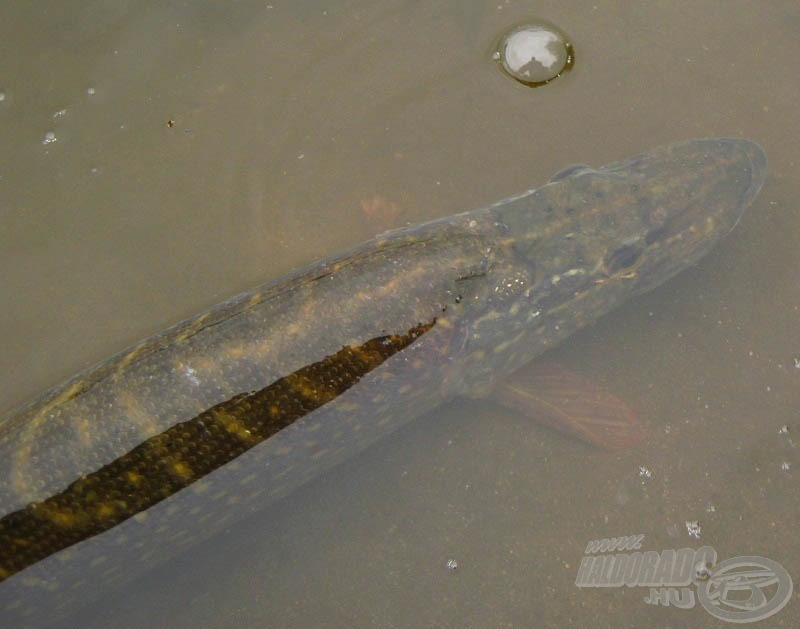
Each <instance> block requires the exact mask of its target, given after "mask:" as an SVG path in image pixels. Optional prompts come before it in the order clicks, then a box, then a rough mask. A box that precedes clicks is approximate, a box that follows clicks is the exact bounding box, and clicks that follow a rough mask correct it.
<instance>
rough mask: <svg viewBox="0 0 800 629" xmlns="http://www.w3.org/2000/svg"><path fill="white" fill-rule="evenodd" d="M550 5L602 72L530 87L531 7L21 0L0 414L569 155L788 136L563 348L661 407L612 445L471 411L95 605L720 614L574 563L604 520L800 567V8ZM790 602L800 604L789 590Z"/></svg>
mask: <svg viewBox="0 0 800 629" xmlns="http://www.w3.org/2000/svg"><path fill="white" fill-rule="evenodd" d="M220 6H223V5H220ZM535 11H536V13H535V15H536V16H539V17H542V18H546V19H548V20H550V21H552V22H554V23H555V24H557V25H558V26H559V27H561V28H562V29H564V30H565V31H566V32H567V33H568V34H569V35H570V36H571V38H572V40H573V43H574V45H575V49H576V64H575V67H574V69H573V71H572V72H571V73H569V74H568V75H566V76H563V77H561V78H559V79H558V80H556V81H554V82H553V83H551V84H549V85H548V86H545V87H542V88H538V89H535V90H531V89H529V88H526V87H524V86H521V85H519V84H516V83H514V82H513V81H511V80H509V79H508V78H507V77H505V76H504V75H503V74H501V73H500V72H499V71H498V69H497V67H496V65H495V64H494V62H492V61H491V47H492V43H493V42H494V41H495V39H496V38H497V37H498V36H499V34H500V33H501V32H503V30H504V29H506V28H508V27H509V26H511V25H512V24H514V23H516V22H518V21H519V20H520V19H522V18H525V17H529V16H530V15H532V13H531V8H530V6H529V5H527V4H524V3H515V2H507V3H500V4H499V3H497V2H493V3H481V2H474V3H470V4H469V6H468V7H466V6H464V3H458V2H446V3H436V5H435V6H434V5H430V6H429V5H427V4H424V3H415V2H394V3H389V2H381V3H374V2H373V3H361V2H351V3H344V4H340V5H337V6H336V7H327V6H325V5H324V4H321V3H316V2H302V3H286V5H285V6H284V5H283V4H281V3H277V2H276V3H272V5H268V4H264V3H239V4H236V5H230V6H229V5H228V4H225V5H224V8H214V6H213V5H212V6H203V5H194V4H193V5H190V6H189V7H188V8H187V7H180V8H174V7H170V8H166V7H162V6H160V5H158V6H150V5H147V4H140V3H136V2H124V1H120V2H117V3H99V2H98V3H95V2H64V3H58V4H53V5H48V6H47V7H45V6H44V5H41V4H39V3H33V4H27V3H19V4H17V5H14V4H7V5H6V6H4V8H3V9H0V13H2V14H3V19H0V42H2V43H0V47H1V48H0V50H2V53H3V54H2V55H0V77H2V78H0V81H2V83H0V93H2V94H3V96H4V98H3V100H2V101H0V140H1V141H2V144H3V146H4V147H5V149H6V150H5V151H3V155H2V157H0V268H2V269H3V273H2V274H0V300H2V305H3V307H2V308H0V338H2V339H3V351H2V352H0V369H1V370H2V373H3V375H4V377H3V379H2V382H0V408H1V409H3V410H4V411H5V410H10V409H11V408H12V407H14V406H16V405H17V404H19V403H21V402H24V401H25V400H26V399H27V398H30V397H31V396H33V395H35V394H37V393H39V392H40V391H42V390H44V389H45V388H47V387H49V386H50V385H52V384H55V383H56V382H58V381H60V380H62V379H63V378H65V377H67V376H70V375H72V374H73V373H75V372H77V371H78V370H80V369H81V368H83V367H85V366H88V365H89V364H91V363H93V362H96V361H97V360H101V359H103V358H105V357H107V356H109V355H110V354H112V353H113V352H115V351H117V350H119V349H122V348H123V347H125V346H126V345H128V344H129V343H131V342H134V341H136V340H138V339H140V338H142V337H144V336H147V335H149V334H150V333H153V332H155V331H158V330H159V329H162V328H164V327H166V326H167V325H169V324H171V323H174V322H175V321H177V320H179V319H181V318H183V317H185V316H187V315H190V314H193V313H194V312H197V311H200V310H202V309H203V308H205V307H207V306H209V305H211V304H213V303H215V302H217V301H220V300H221V299H223V298H226V297H228V296H231V295H233V294H236V293H237V292H240V291H241V290H244V289H247V288H250V287H252V286H254V285H257V284H259V283H261V282H263V281H265V280H268V279H271V278H274V277H278V276H280V275H281V274H283V273H285V272H287V271H289V270H291V269H292V268H294V267H297V266H300V265H302V264H305V263H307V262H310V261H312V260H314V259H316V258H318V257H321V256H323V255H327V254H330V253H334V252H336V251H339V250H341V249H344V248H346V247H347V246H350V245H352V244H355V243H357V242H359V241H361V240H364V239H366V238H368V237H370V236H371V235H373V234H374V233H376V232H377V231H381V230H383V229H385V228H387V227H390V226H393V225H398V224H403V223H404V222H417V221H421V220H425V219H429V218H434V217H438V216H446V215H448V214H452V213H454V212H458V211H463V210H468V209H472V208H475V207H479V206H482V205H485V204H486V203H489V202H493V201H496V200H498V199H501V198H503V197H506V196H508V195H510V194H512V193H515V192H518V191H521V190H524V189H527V188H531V187H535V186H537V185H540V184H542V183H544V182H546V180H547V179H548V177H549V176H550V175H552V174H553V173H554V172H556V171H557V170H559V169H561V168H563V167H564V166H567V165H568V164H571V163H576V162H584V163H588V164H591V165H600V164H603V163H607V162H610V161H613V160H616V159H619V158H622V157H625V156H628V155H631V154H634V153H637V152H640V151H642V150H646V149H649V148H651V147H654V146H657V145H660V144H664V143H667V142H671V141H674V140H677V139H682V138H688V137H700V136H716V135H732V136H739V135H740V136H743V137H747V138H750V139H753V140H756V141H758V142H759V143H760V144H761V145H762V146H763V147H764V149H765V151H766V152H767V155H768V157H769V175H768V180H767V183H766V185H765V187H764V189H763V190H762V192H761V195H760V196H759V198H758V199H757V200H756V203H755V204H754V206H753V207H752V208H751V209H750V210H749V211H748V213H747V214H746V215H745V216H744V218H743V219H742V221H741V222H740V224H739V226H738V227H737V228H736V230H735V231H734V232H733V233H732V234H731V235H730V236H729V237H728V238H727V239H726V240H725V241H724V242H723V243H722V244H721V245H720V246H719V247H718V248H717V249H716V250H715V251H714V252H713V253H712V254H711V255H710V256H709V257H707V258H706V259H704V260H703V261H702V262H701V263H700V264H699V265H697V266H696V267H694V268H692V269H690V270H689V271H687V272H686V273H684V274H683V275H681V276H680V277H678V278H676V279H675V280H673V281H671V282H670V283H669V284H667V285H665V286H664V287H662V288H660V289H658V290H657V291H655V292H654V293H652V294H650V295H646V296H644V297H643V298H640V299H638V300H637V301H636V302H633V303H631V304H630V305H629V306H627V307H625V308H623V309H622V310H620V311H617V312H616V313H614V314H612V315H611V316H609V317H607V318H605V319H603V320H601V321H600V322H599V323H598V324H597V325H595V326H594V327H592V328H591V329H589V330H585V331H583V332H582V333H580V334H578V335H576V336H575V337H573V338H572V339H570V340H569V341H568V342H567V343H566V344H565V345H563V346H562V347H561V348H559V349H558V350H557V352H556V356H555V358H557V359H558V360H559V362H561V363H565V364H566V365H568V366H569V367H571V368H573V369H575V370H578V371H580V372H581V373H583V374H585V375H587V376H590V377H592V378H593V379H595V380H597V381H599V382H600V383H602V384H604V385H605V386H607V387H608V388H609V389H611V390H612V391H614V392H615V393H616V394H617V395H619V396H621V397H624V398H625V399H626V400H628V401H629V402H630V403H631V404H632V405H634V406H635V407H636V409H637V411H638V412H639V415H640V417H641V419H642V422H643V423H644V424H645V426H646V427H647V429H648V431H649V433H650V435H651V436H650V439H649V440H648V441H647V443H646V444H645V445H643V446H641V447H639V448H637V449H635V450H631V451H626V452H623V453H614V454H609V453H607V452H604V451H600V450H597V449H592V448H591V447H589V446H586V445H584V444H582V443H578V442H575V441H573V440H570V439H568V438H566V437H562V436H561V435H558V434H556V433H553V432H550V431H547V430H546V429H542V428H540V427H538V426H536V425H533V424H531V423H530V421H529V420H527V419H525V418H520V417H516V416H514V415H513V414H511V413H508V412H505V411H502V410H499V409H498V408H497V407H496V406H493V405H492V404H491V403H490V402H486V403H481V404H475V403H464V402H456V403H454V404H453V405H452V406H451V407H448V408H445V409H441V411H440V412H439V413H437V415H436V416H429V417H426V418H423V419H422V420H420V421H417V422H416V423H414V424H413V425H410V426H408V427H406V428H405V429H403V430H401V431H400V432H398V433H396V434H395V435H393V436H391V437H389V438H387V439H386V440H384V441H383V442H381V443H380V444H378V445H377V446H375V447H373V448H372V449H370V450H368V451H367V452H364V453H363V454H361V455H359V456H357V457H355V458H354V459H352V460H351V461H349V462H348V463H346V464H344V465H342V466H340V467H339V468H337V469H336V470H334V471H333V472H331V473H330V474H327V475H326V476H324V477H322V478H320V479H318V480H317V481H316V482H314V483H312V484H311V485H309V486H307V487H305V488H303V489H302V490H300V491H298V492H296V493H295V494H294V495H293V496H291V497H290V498H288V499H286V500H285V501H283V502H281V503H280V504H278V505H276V506H275V507H274V508H272V509H270V510H269V511H268V512H265V513H261V514H258V515H257V516H255V517H253V518H252V519H251V520H249V521H247V522H244V523H242V524H241V525H240V526H237V527H236V528H234V529H231V531H230V532H229V534H228V535H227V536H226V537H225V538H224V539H215V540H213V541H211V542H209V543H207V544H205V545H204V546H202V547H201V548H198V549H197V551H196V552H193V553H192V555H191V556H186V557H182V558H181V559H180V560H178V561H176V562H173V563H172V564H170V565H169V566H166V567H164V568H162V569H160V570H157V571H155V572H154V573H152V574H150V575H147V576H146V577H145V578H143V579H140V580H139V581H137V582H135V583H134V584H132V585H131V586H130V587H128V588H127V589H126V590H125V591H124V592H119V593H117V594H115V595H112V596H109V597H107V598H106V599H105V600H104V601H103V603H102V604H100V605H97V606H95V607H92V608H91V609H88V610H85V611H84V612H83V613H82V614H81V615H80V617H79V618H77V619H74V621H75V622H80V623H82V624H83V623H85V624H87V625H90V626H98V627H99V626H107V625H108V624H109V622H114V623H116V624H118V625H120V626H134V627H135V626H146V625H153V624H158V625H171V626H189V625H197V624H198V623H199V624H203V625H206V626H214V625H223V624H229V623H232V622H238V623H240V624H257V623H261V624H263V623H265V622H268V623H269V624H271V625H297V624H312V623H313V624H320V625H328V626H330V625H344V624H356V625H366V624H376V625H390V626H391V625H396V626H403V625H408V624H418V623H420V622H421V621H422V622H424V623H426V624H433V625H447V624H453V625H465V624H472V625H488V624H495V625H497V624H505V625H510V624H519V625H527V624H530V623H531V621H532V620H537V621H538V622H540V623H543V624H546V625H564V624H566V623H573V624H577V625H586V624H590V623H591V624H598V623H599V624H602V625H607V624H608V625H610V624H614V625H620V624H630V625H640V624H644V623H648V624H659V625H700V624H707V623H708V622H709V621H712V622H714V620H713V619H712V617H711V616H709V615H708V613H707V612H706V611H704V610H703V609H702V608H700V606H699V605H697V606H696V607H695V609H692V610H679V609H675V608H664V607H656V606H650V605H647V604H646V603H645V602H644V597H645V596H647V594H648V593H649V592H648V588H644V587H633V588H601V589H587V588H578V587H576V586H575V578H576V576H577V570H578V566H579V564H580V561H581V558H582V557H583V555H584V549H585V548H586V544H587V542H589V541H590V540H594V539H601V538H607V537H616V536H619V535H631V534H638V533H642V534H644V535H645V540H644V544H643V545H644V548H646V549H648V550H657V551H661V550H664V549H670V548H675V549H678V548H683V547H692V548H697V547H699V546H701V545H704V544H707V545H710V546H713V547H714V548H715V549H716V550H717V552H718V554H719V557H720V559H725V558H728V557H736V556H742V555H760V556H763V557H768V558H772V559H774V560H776V561H779V562H780V563H781V565H782V566H783V567H784V568H785V569H786V570H787V571H788V572H789V573H790V575H792V576H793V578H794V580H795V583H796V584H797V582H798V579H800V551H798V548H800V544H798V538H797V533H796V532H795V526H794V525H795V524H796V522H797V521H798V515H799V514H798V504H799V503H798V497H799V493H798V481H797V471H798V465H800V461H799V460H798V450H797V446H796V443H797V432H798V430H800V425H798V421H797V417H798V412H799V411H798V409H800V386H798V384H800V369H798V368H797V367H796V365H795V361H796V360H800V337H798V334H797V327H798V325H797V324H798V320H799V319H800V282H798V281H797V275H796V269H797V268H799V267H800V249H798V247H797V244H796V243H797V242H798V241H800V214H798V210H797V203H796V199H797V198H799V197H800V189H798V188H800V184H799V183H798V182H797V177H796V176H794V175H795V171H796V155H797V154H798V148H800V147H798V140H797V133H796V131H797V128H798V126H797V125H798V113H797V108H796V103H797V102H798V97H800V93H799V92H800V84H798V82H797V79H796V68H795V64H794V63H793V61H792V60H794V59H796V58H797V56H798V52H800V51H798V48H800V43H798V41H797V38H796V32H797V28H798V26H800V13H798V11H797V10H796V8H795V6H794V4H793V3H781V2H773V3H759V4H757V5H756V4H750V3H744V2H726V3H717V2H701V3H695V4H694V5H693V10H692V11H691V12H690V11H686V10H685V8H682V7H680V6H677V5H674V4H673V3H668V2H656V3H647V4H644V3H643V4H640V5H636V6H634V7H631V6H629V5H626V4H619V3H602V2H598V3H594V4H593V5H591V7H590V6H589V5H586V4H585V3H578V2H542V3H538V4H537V5H536V7H535ZM48 133H52V134H53V136H48V135H47V134H48ZM51 137H55V141H50V142H47V141H46V140H47V139H48V138H51ZM371 208H373V209H374V208H378V216H377V218H376V217H375V216H374V215H373V214H374V213H373V214H371V213H370V212H369V210H370V209H371ZM387 223H388V224H387ZM782 426H788V429H789V434H788V435H785V434H779V432H780V429H781V427H782ZM787 466H788V469H786V468H787ZM640 467H642V468H645V469H646V470H647V471H649V472H650V477H649V478H647V474H646V473H644V472H641V471H640ZM694 520H697V521H699V523H700V525H701V537H700V539H699V540H697V539H694V538H692V537H690V536H689V534H688V532H687V530H686V527H685V522H687V521H694ZM450 560H454V561H455V562H456V563H457V568H456V569H454V570H453V569H448V567H447V563H448V561H450ZM774 620H776V621H780V622H783V623H784V624H785V625H786V626H793V625H796V624H798V620H800V611H798V605H797V601H796V597H795V599H793V600H792V601H790V603H789V604H788V606H787V607H786V608H784V609H783V610H782V611H781V612H780V613H779V615H778V616H775V617H774Z"/></svg>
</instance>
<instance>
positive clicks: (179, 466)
mask: <svg viewBox="0 0 800 629" xmlns="http://www.w3.org/2000/svg"><path fill="white" fill-rule="evenodd" d="M170 468H171V471H172V473H173V474H174V475H175V476H178V477H180V478H182V479H184V480H188V479H190V478H191V477H192V474H193V472H192V468H191V467H190V466H189V465H188V464H187V463H186V462H185V461H175V462H173V464H172V465H171V466H170Z"/></svg>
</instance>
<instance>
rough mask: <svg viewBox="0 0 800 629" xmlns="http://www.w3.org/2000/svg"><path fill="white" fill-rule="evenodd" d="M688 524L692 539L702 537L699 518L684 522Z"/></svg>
mask: <svg viewBox="0 0 800 629" xmlns="http://www.w3.org/2000/svg"><path fill="white" fill-rule="evenodd" d="M684 524H685V526H686V532H687V533H688V534H689V537H691V538H692V539H700V532H701V527H700V522H698V521H697V520H686V522H685V523H684Z"/></svg>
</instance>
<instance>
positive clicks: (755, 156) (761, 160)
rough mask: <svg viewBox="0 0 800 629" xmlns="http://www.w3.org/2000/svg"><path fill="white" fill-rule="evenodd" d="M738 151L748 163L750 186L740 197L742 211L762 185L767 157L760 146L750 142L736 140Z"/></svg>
mask: <svg viewBox="0 0 800 629" xmlns="http://www.w3.org/2000/svg"><path fill="white" fill-rule="evenodd" d="M731 141H732V142H735V143H736V144H737V146H738V149H739V150H740V151H742V152H743V153H744V154H745V155H746V156H747V158H748V160H749V162H750V168H749V172H750V184H749V185H748V187H747V189H746V190H745V192H744V194H743V195H742V200H741V207H742V210H743V211H744V209H745V208H747V206H749V205H750V204H751V203H752V202H753V200H754V199H755V198H756V195H757V194H758V193H759V191H760V190H761V186H763V185H764V180H765V179H766V174H767V155H766V153H764V149H762V148H761V146H760V145H759V144H757V143H755V142H753V141H751V140H742V139H736V140H731Z"/></svg>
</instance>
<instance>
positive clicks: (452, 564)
mask: <svg viewBox="0 0 800 629" xmlns="http://www.w3.org/2000/svg"><path fill="white" fill-rule="evenodd" d="M445 565H446V566H447V569H448V570H449V571H450V572H455V570H456V568H458V562H457V561H456V560H455V559H448V560H447V564H445Z"/></svg>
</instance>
